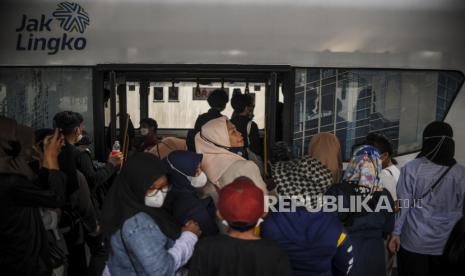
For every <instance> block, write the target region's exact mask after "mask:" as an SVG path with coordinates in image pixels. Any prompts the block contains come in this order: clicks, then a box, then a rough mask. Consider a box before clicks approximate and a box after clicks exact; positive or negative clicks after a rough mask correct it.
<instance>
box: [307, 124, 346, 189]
mask: <svg viewBox="0 0 465 276" xmlns="http://www.w3.org/2000/svg"><path fill="white" fill-rule="evenodd" d="M308 154H309V155H310V156H312V157H313V158H315V159H317V160H318V161H320V162H321V163H322V164H323V165H325V166H326V167H327V168H328V169H329V170H330V171H331V172H332V173H333V181H334V183H339V181H340V180H341V173H342V156H341V144H340V143H339V139H337V137H336V135H334V134H332V133H329V132H321V133H318V134H316V135H315V136H313V137H312V139H311V140H310V144H309V146H308Z"/></svg>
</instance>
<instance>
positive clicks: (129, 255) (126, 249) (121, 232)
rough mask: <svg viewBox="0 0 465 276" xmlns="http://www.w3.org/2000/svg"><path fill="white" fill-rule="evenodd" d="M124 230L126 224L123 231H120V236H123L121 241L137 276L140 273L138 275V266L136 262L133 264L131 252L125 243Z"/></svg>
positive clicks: (122, 227)
mask: <svg viewBox="0 0 465 276" xmlns="http://www.w3.org/2000/svg"><path fill="white" fill-rule="evenodd" d="M123 229H124V223H123V225H122V226H121V230H120V231H119V234H120V236H121V241H122V242H123V246H124V250H125V251H126V255H128V259H129V262H131V265H132V268H133V269H134V272H135V273H136V275H139V273H137V269H136V266H135V265H134V262H133V260H132V258H131V254H129V250H128V248H127V246H126V242H125V241H124V237H123Z"/></svg>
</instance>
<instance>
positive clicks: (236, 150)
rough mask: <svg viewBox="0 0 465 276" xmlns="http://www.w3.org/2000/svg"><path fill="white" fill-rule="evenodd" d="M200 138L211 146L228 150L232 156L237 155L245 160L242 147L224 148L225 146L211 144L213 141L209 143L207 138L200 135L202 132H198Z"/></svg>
mask: <svg viewBox="0 0 465 276" xmlns="http://www.w3.org/2000/svg"><path fill="white" fill-rule="evenodd" d="M200 138H202V139H203V140H205V141H207V142H209V143H212V144H213V145H215V146H217V147H219V148H222V149H225V150H228V151H230V152H232V153H234V154H237V155H239V156H242V157H244V158H245V148H244V147H226V146H222V145H218V144H217V143H215V142H213V141H210V140H209V139H208V138H207V137H205V136H203V135H202V131H200Z"/></svg>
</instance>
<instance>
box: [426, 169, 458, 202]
mask: <svg viewBox="0 0 465 276" xmlns="http://www.w3.org/2000/svg"><path fill="white" fill-rule="evenodd" d="M453 166H454V165H452V166H449V167H448V168H447V169H446V170H445V171H444V172H443V173H442V174H441V176H440V177H439V178H438V180H436V182H434V184H433V186H431V188H430V189H429V190H428V191H426V193H424V194H423V195H422V196H421V198H420V199H423V198H425V197H426V196H427V195H429V194H430V193H431V192H432V191H433V190H434V188H436V186H437V185H438V184H439V183H440V182H441V180H442V179H443V178H444V176H445V175H446V174H447V173H448V172H449V171H450V169H452V167H453Z"/></svg>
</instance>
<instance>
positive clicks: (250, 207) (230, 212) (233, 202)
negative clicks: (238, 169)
mask: <svg viewBox="0 0 465 276" xmlns="http://www.w3.org/2000/svg"><path fill="white" fill-rule="evenodd" d="M263 197H264V196H263V191H262V190H260V189H259V188H258V187H257V186H256V185H255V184H254V183H253V181H252V180H250V179H249V178H247V177H239V178H236V179H235V180H234V181H233V182H232V183H230V184H228V185H227V186H225V187H223V188H222V189H221V190H220V193H219V200H218V211H219V212H220V214H221V216H222V217H223V219H225V220H226V221H227V222H228V223H229V224H234V223H237V222H240V223H246V224H256V223H257V221H258V219H259V218H260V217H261V216H262V215H263V212H264V210H265V208H264V198H263Z"/></svg>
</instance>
